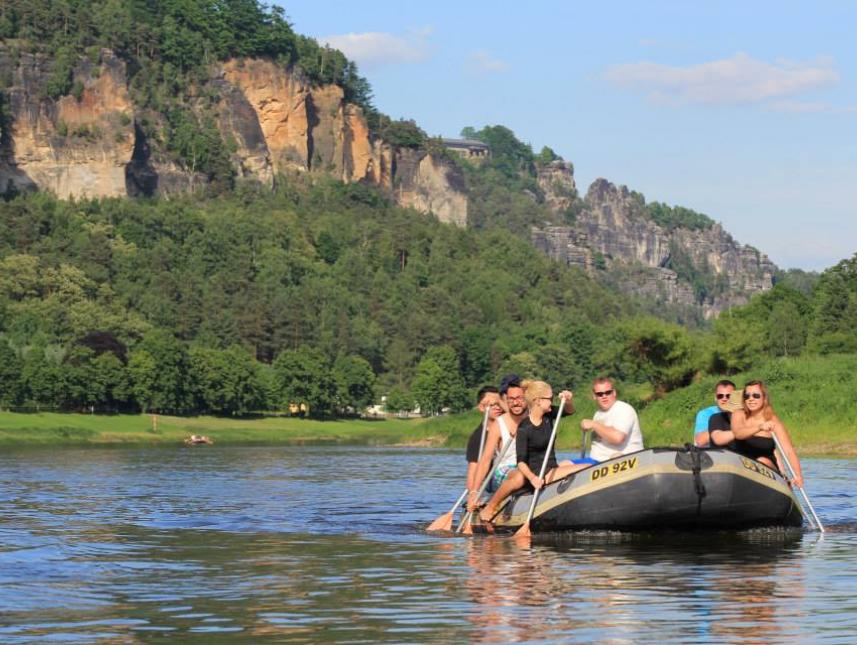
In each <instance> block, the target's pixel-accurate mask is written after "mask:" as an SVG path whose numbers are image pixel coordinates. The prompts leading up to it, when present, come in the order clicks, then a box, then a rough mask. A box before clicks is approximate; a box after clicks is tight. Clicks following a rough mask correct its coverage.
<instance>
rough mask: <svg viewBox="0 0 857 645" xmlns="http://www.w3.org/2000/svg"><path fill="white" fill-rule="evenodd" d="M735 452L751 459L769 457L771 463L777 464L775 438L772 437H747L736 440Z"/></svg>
mask: <svg viewBox="0 0 857 645" xmlns="http://www.w3.org/2000/svg"><path fill="white" fill-rule="evenodd" d="M735 452H737V453H738V454H739V455H744V456H745V457H749V458H750V459H758V458H759V457H767V458H768V459H770V460H771V463H773V464H776V463H777V461H776V459H775V458H774V440H773V439H772V438H771V437H756V436H753V437H747V438H746V439H736V440H735Z"/></svg>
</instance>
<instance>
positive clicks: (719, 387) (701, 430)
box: [693, 379, 735, 448]
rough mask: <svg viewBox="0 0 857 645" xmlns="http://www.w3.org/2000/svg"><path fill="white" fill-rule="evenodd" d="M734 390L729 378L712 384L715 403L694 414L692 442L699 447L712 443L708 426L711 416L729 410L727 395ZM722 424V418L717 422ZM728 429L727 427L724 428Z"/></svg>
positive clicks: (705, 446)
mask: <svg viewBox="0 0 857 645" xmlns="http://www.w3.org/2000/svg"><path fill="white" fill-rule="evenodd" d="M734 391H735V384H734V383H733V382H732V381H730V380H729V379H723V380H722V381H718V382H717V384H716V385H715V386H714V400H715V402H716V405H712V406H709V407H707V408H705V409H704V410H700V411H699V412H698V413H697V415H696V421H695V422H694V428H693V442H694V443H695V444H696V445H697V447H699V448H707V447H708V446H709V445H714V442H711V441H710V434H709V433H710V430H709V428H708V426H709V424H710V423H711V419H712V417H714V416H715V415H717V414H719V413H721V412H728V411H729V395H730V394H732V392H734ZM718 423H720V424H722V419H721V420H720V421H719V422H718ZM726 429H727V430H728V429H729V428H728V427H727V428H726Z"/></svg>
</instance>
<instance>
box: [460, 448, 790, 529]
mask: <svg viewBox="0 0 857 645" xmlns="http://www.w3.org/2000/svg"><path fill="white" fill-rule="evenodd" d="M532 499H533V498H532V493H531V492H530V493H524V494H519V495H513V496H512V497H510V498H509V499H508V500H507V502H506V504H505V505H504V506H502V507H501V508H500V509H499V510H498V512H497V514H496V515H495V516H494V519H493V521H492V522H491V524H490V525H485V524H483V523H480V522H479V520H478V518H477V519H475V521H474V523H473V530H474V531H477V532H478V531H480V530H483V531H485V530H492V531H495V530H496V531H498V532H504V531H511V530H514V529H516V528H518V527H519V526H521V525H522V524H523V523H524V522H525V521H526V519H527V513H528V512H529V510H530V504H531V502H532ZM474 517H476V515H475V514H474ZM802 523H803V512H802V510H801V507H800V505H799V503H798V501H797V499H796V498H795V496H794V494H793V493H792V490H791V488H790V487H789V485H788V484H787V483H786V481H785V480H784V479H783V477H782V476H781V475H780V474H779V473H778V472H776V471H774V470H772V469H770V468H768V467H766V466H764V465H763V464H760V463H759V462H757V461H754V460H752V459H748V458H746V457H743V456H741V455H738V454H736V453H734V452H730V451H728V450H719V449H711V450H698V449H696V448H692V447H688V448H684V449H681V448H651V449H648V450H641V451H640V452H635V453H632V454H628V455H623V456H621V457H617V458H615V459H611V460H609V461H604V462H601V463H598V464H593V465H591V466H589V467H588V468H586V469H585V470H581V471H579V472H577V473H574V474H573V475H570V476H569V477H567V478H565V479H562V480H560V481H557V482H554V483H552V484H550V485H549V486H547V487H545V489H544V490H543V491H542V492H541V494H540V495H539V499H538V503H537V504H536V508H535V512H534V513H533V519H532V521H531V523H530V528H531V530H532V532H534V533H535V532H552V531H568V530H582V529H607V530H622V531H634V530H651V529H677V530H685V529H744V528H754V527H764V526H792V527H797V526H801V525H802Z"/></svg>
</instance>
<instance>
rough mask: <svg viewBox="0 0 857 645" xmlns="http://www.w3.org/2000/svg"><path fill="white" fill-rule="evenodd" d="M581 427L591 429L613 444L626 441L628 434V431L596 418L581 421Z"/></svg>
mask: <svg viewBox="0 0 857 645" xmlns="http://www.w3.org/2000/svg"><path fill="white" fill-rule="evenodd" d="M580 427H581V428H583V429H584V430H591V431H592V432H594V433H595V434H597V435H598V436H599V437H601V438H602V439H604V441H606V442H607V443H612V444H616V445H618V444H620V443H622V442H623V441H625V437H627V436H628V433H627V432H622V431H621V430H619V429H618V428H613V427H612V426H608V425H605V424H603V423H601V422H600V421H596V420H595V419H584V420H583V421H581V422H580Z"/></svg>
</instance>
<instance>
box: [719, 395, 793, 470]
mask: <svg viewBox="0 0 857 645" xmlns="http://www.w3.org/2000/svg"><path fill="white" fill-rule="evenodd" d="M743 398H744V402H743V405H742V407H741V409H740V410H736V411H735V412H733V413H732V420H731V430H730V432H731V434H732V436H733V438H734V439H735V452H737V453H738V454H740V455H744V456H745V457H749V458H750V459H755V460H756V461H758V462H760V463H762V464H765V465H766V466H768V467H770V468H777V469H778V470H779V471H780V472H781V473H786V472H788V471H787V470H785V469H784V468H783V467H782V464H781V463H780V461H779V458H778V455H777V454H776V451H775V450H774V449H775V447H776V446H775V444H774V439H773V437H776V438H777V440H778V441H779V443H780V446H782V449H783V453H784V454H785V457H786V459H788V460H789V463H790V464H791V465H792V468H793V469H794V473H795V478H794V483H795V484H796V485H797V486H803V473H802V472H801V468H800V461H799V460H798V458H797V453H795V449H794V444H792V439H791V437H790V436H789V433H788V430H786V427H785V426H784V425H783V422H782V421H780V418H779V417H778V416H777V415H776V414H775V413H774V408H773V407H772V406H771V398H770V395H769V394H768V388H766V387H765V384H764V383H763V382H762V381H750V382H748V383H747V384H746V385H745V386H744V393H743ZM721 434H725V433H721ZM723 439H728V437H723Z"/></svg>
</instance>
